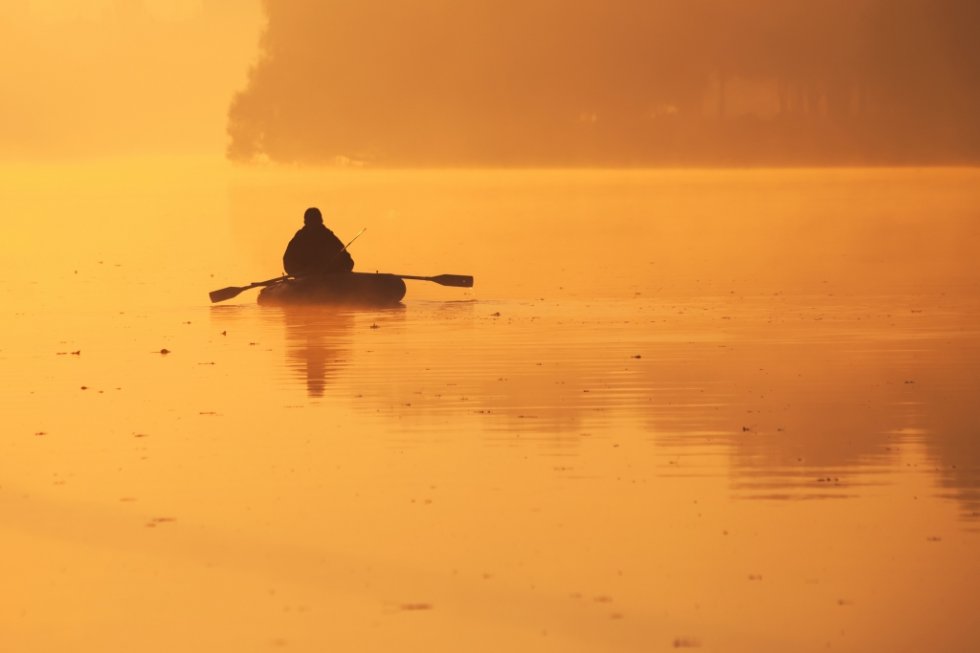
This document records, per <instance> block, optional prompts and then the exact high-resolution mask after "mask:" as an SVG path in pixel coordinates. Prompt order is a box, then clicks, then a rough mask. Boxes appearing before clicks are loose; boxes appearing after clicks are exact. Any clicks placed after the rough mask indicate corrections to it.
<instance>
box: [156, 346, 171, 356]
mask: <svg viewBox="0 0 980 653" xmlns="http://www.w3.org/2000/svg"><path fill="white" fill-rule="evenodd" d="M157 353H158V354H163V355H164V356H166V355H167V354H169V353H170V350H169V349H167V348H166V347H164V348H163V349H161V350H160V351H159V352H157Z"/></svg>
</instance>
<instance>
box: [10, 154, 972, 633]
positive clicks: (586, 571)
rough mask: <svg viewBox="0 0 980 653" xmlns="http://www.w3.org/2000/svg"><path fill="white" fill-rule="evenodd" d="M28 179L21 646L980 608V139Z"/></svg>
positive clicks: (887, 615) (693, 624) (825, 620)
mask: <svg viewBox="0 0 980 653" xmlns="http://www.w3.org/2000/svg"><path fill="white" fill-rule="evenodd" d="M6 172H7V173H9V174H8V178H13V179H16V180H17V184H15V185H13V186H6V187H4V190H3V191H2V192H3V194H2V196H0V200H2V201H3V204H4V206H5V207H6V210H7V211H8V213H9V215H14V216H19V217H20V218H22V219H18V220H10V221H6V222H4V223H3V233H2V234H0V235H2V236H3V239H2V242H3V243H4V245H3V247H4V250H3V256H2V257H0V261H2V264H0V266H2V267H0V279H2V280H3V281H2V283H0V298H2V309H0V312H2V313H3V320H2V322H0V324H2V327H0V343H2V344H0V370H2V374H3V376H4V379H3V380H4V383H5V386H6V387H7V388H8V390H7V392H6V393H4V395H3V396H2V397H0V408H2V410H3V414H4V416H5V428H4V432H3V434H2V435H0V450H2V451H3V454H4V460H5V461H7V463H6V464H5V465H4V466H3V471H2V472H0V507H2V509H3V511H4V514H5V515H6V518H5V520H4V522H3V524H2V525H0V531H2V535H3V539H4V542H5V546H6V547H7V551H8V552H9V554H10V555H8V556H7V557H5V558H4V561H5V562H0V571H2V573H3V574H4V575H5V578H8V579H10V580H9V582H11V583H12V584H13V586H15V587H17V588H18V591H17V592H11V593H6V594H4V595H3V597H0V614H5V615H15V616H14V617H13V618H12V619H7V618H5V619H6V620H5V622H4V627H3V629H0V644H2V645H3V647H4V648H10V649H11V650H25V649H29V650H41V651H45V650H51V651H54V650H63V649H64V648H65V647H66V646H69V645H70V643H71V642H77V641H79V640H80V639H83V640H84V641H87V642H90V643H91V646H92V648H93V649H98V650H101V651H105V650H120V651H121V650H132V648H133V647H134V646H135V647H137V648H140V649H142V650H161V651H162V650H174V649H190V650H193V649H196V648H197V649H199V648H200V647H201V646H205V645H206V646H207V647H210V648H228V647H231V648H235V649H238V650H248V649H262V648H265V647H269V646H274V645H283V643H288V645H290V646H292V647H295V648H297V649H299V650H322V649H323V648H341V649H357V650H390V649H391V648H393V647H402V648H406V649H409V650H414V649H419V648H427V649H431V650H458V645H459V642H460V641H467V642H473V643H474V644H473V646H474V650H488V651H489V650H500V649H501V648H516V649H524V650H556V651H558V650H561V651H567V650H581V651H604V650H609V649H610V648H615V649H616V650H625V651H632V650H636V651H646V650H650V648H654V649H657V648H664V649H668V648H675V647H678V646H680V647H684V646H689V647H694V646H696V647H699V648H703V649H705V650H724V651H782V650H802V651H807V650H823V649H825V648H826V647H827V646H828V644H829V645H832V647H833V648H835V649H837V650H844V651H859V650H862V651H863V650H918V649H921V648H922V647H925V648H928V647H930V646H938V647H939V648H942V649H943V650H963V651H966V650H970V649H971V648H973V646H974V645H975V644H976V642H978V641H980V632H978V631H977V628H976V625H975V621H974V619H973V618H972V612H971V610H972V607H971V603H970V601H969V599H968V597H969V596H971V595H972V592H973V588H974V587H975V586H976V583H977V581H978V580H980V567H978V565H977V562H976V556H975V551H976V546H977V542H978V540H977V537H978V536H980V532H978V530H980V529H978V524H980V516H978V510H980V456H978V449H977V442H976V432H977V428H978V426H980V424H978V423H977V419H976V415H975V410H974V409H973V404H974V401H975V394H976V388H977V387H978V381H980V379H978V376H977V374H978V372H977V370H980V319H978V318H980V305H978V302H977V297H978V296H980V295H978V293H977V288H978V281H980V279H978V273H977V271H976V266H975V265H973V261H975V259H976V255H977V252H976V248H977V246H978V245H977V244H978V243H980V239H978V238H977V233H976V229H977V227H976V225H977V224H978V223H977V221H976V217H977V213H978V211H980V204H978V201H977V197H976V195H975V192H974V191H973V189H974V188H976V185H977V182H978V179H977V173H976V171H974V170H968V169H947V170H941V169H935V170H911V169H904V170H887V169H878V170H829V171H820V170H808V171H807V170H795V171H721V170H719V171H558V170H542V171H499V170H497V171H493V170H483V171H358V170H346V171H345V170H324V169H320V170H316V169H306V170H282V169H279V170H275V169H254V170H241V169H232V168H227V167H225V166H224V165H221V164H215V163H213V162H200V161H198V162H191V161H182V162H180V163H179V165H174V164H173V162H171V163H165V164H160V163H146V162H144V163H137V162H130V163H129V164H128V165H126V166H116V165H112V164H110V165H104V166H93V165H86V166H71V165H69V166H44V167H35V168H26V167H19V168H18V169H16V170H14V169H8V170H7V171H6ZM121 187H122V188H125V189H126V191H125V192H124V193H121V192H119V188H121ZM175 188H179V189H180V192H174V189H175ZM53 189H56V190H57V191H58V192H57V193H52V190H53ZM66 196H70V197H72V199H73V211H72V214H71V216H70V217H68V216H65V215H64V209H63V202H62V201H61V199H59V198H63V197H66ZM310 204H315V205H319V206H320V207H321V208H322V209H323V212H324V216H325V219H326V222H327V224H328V225H329V226H330V227H331V228H332V229H333V230H335V231H336V232H337V233H338V235H339V236H340V237H341V238H342V239H343V240H345V241H346V240H347V239H349V237H351V236H353V234H355V233H357V231H358V230H360V229H361V228H363V227H367V231H366V232H365V233H364V235H363V236H361V237H360V238H359V239H358V241H357V242H356V244H355V246H354V247H353V248H352V253H353V256H354V259H355V262H356V268H355V269H359V270H367V271H371V270H375V269H378V270H381V271H390V272H399V273H404V274H439V273H460V274H473V275H474V276H475V278H476V285H475V287H474V288H473V289H459V288H444V287H440V286H437V285H435V284H427V283H425V282H411V283H412V285H410V287H409V290H408V294H407V296H406V299H405V302H404V305H403V306H402V307H398V308H395V309H388V310H348V309H334V308H329V307H326V308H307V309H298V310H294V309H288V308H287V309H275V308H269V307H260V306H257V305H256V304H255V303H254V301H255V296H254V294H247V293H243V294H242V295H240V296H239V297H237V298H235V299H234V300H232V301H229V302H225V303H222V304H218V305H210V304H209V303H208V300H207V292H208V291H210V290H213V289H216V288H220V287H223V286H227V285H245V284H247V283H248V282H250V281H257V280H261V279H265V278H270V277H273V276H276V275H277V274H279V272H280V265H281V259H280V257H281V254H282V249H283V248H284V247H285V243H286V241H287V240H288V238H289V237H290V236H291V235H292V233H293V232H294V231H295V229H296V228H297V227H298V226H299V224H300V222H301V216H302V212H303V210H304V209H305V208H306V207H307V206H308V205H310ZM477 245H478V246H477ZM38 252H46V253H47V254H48V256H49V259H48V264H47V265H44V266H40V265H38V259H37V253H38ZM250 292H254V291H250ZM883 588H887V590H885V589H883ZM938 601H942V602H945V603H946V604H948V606H949V607H948V609H944V610H942V611H937V610H935V609H934V608H933V606H934V605H935V604H936V602H938ZM205 606H206V608H205ZM52 620H55V621H58V622H59V623H65V624H68V625H66V626H64V627H62V628H60V629H51V628H49V627H48V625H47V624H49V623H50V622H51V621H52ZM175 621H179V622H181V623H184V624H185V625H186V628H184V629H181V630H174V629H173V628H171V627H170V626H169V624H171V623H173V622H175ZM107 623H108V624H110V625H109V626H107V625H106V624H107ZM202 643H203V644H202ZM277 643H278V644H277Z"/></svg>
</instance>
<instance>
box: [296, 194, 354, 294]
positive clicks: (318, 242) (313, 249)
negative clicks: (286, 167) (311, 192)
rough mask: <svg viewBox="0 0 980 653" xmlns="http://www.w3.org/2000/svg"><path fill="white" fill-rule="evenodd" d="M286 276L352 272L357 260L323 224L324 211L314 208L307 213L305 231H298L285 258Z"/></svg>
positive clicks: (304, 215) (304, 217)
mask: <svg viewBox="0 0 980 653" xmlns="http://www.w3.org/2000/svg"><path fill="white" fill-rule="evenodd" d="M282 265H283V268H284V269H285V270H286V274H288V275H291V276H294V277H301V276H309V275H317V274H335V273H338V272H350V271H351V270H353V269H354V259H353V258H351V255H350V253H349V252H348V251H347V250H346V249H344V244H343V243H342V242H340V239H339V238H337V236H335V235H334V233H333V232H332V231H330V230H329V229H327V227H326V226H325V225H324V224H323V214H322V213H320V209H318V208H316V207H311V208H308V209H306V212H305V213H304V214H303V228H302V229H300V230H299V231H297V232H296V235H295V236H293V238H292V240H290V241H289V244H288V245H287V246H286V253H285V254H283V256H282Z"/></svg>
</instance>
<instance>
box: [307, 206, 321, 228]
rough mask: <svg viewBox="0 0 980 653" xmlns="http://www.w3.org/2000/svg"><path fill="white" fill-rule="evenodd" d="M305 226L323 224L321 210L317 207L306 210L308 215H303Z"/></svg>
mask: <svg viewBox="0 0 980 653" xmlns="http://www.w3.org/2000/svg"><path fill="white" fill-rule="evenodd" d="M303 224H305V225H311V224H323V214H322V213H320V209H318V208H316V207H315V206H313V207H310V208H308V209H306V213H304V214H303Z"/></svg>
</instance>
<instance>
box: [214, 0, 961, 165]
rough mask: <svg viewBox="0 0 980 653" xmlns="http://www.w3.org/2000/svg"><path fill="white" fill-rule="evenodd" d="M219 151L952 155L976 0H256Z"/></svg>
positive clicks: (599, 158)
mask: <svg viewBox="0 0 980 653" xmlns="http://www.w3.org/2000/svg"><path fill="white" fill-rule="evenodd" d="M264 10H265V13H266V16H267V20H268V22H267V24H266V28H265V31H264V33H263V35H262V38H261V42H260V52H259V56H258V59H257V62H256V63H255V65H254V66H253V68H252V69H251V71H250V74H249V81H248V84H247V87H246V88H245V89H244V90H243V91H242V92H240V93H238V94H237V95H236V96H235V97H234V99H233V101H232V103H231V106H230V109H229V116H228V132H229V137H230V144H229V148H228V155H229V156H230V157H231V158H233V159H239V160H250V159H254V158H260V157H268V158H270V159H272V160H278V161H292V162H325V161H335V160H338V159H339V160H345V161H354V162H360V161H364V162H368V163H377V164H389V165H445V164H473V165H481V164H495V165H647V164H693V165H702V164H704V165H715V164H813V163H844V164H876V163H899V164H901V163H965V162H973V161H976V160H977V159H978V158H980V126H978V123H980V121H977V120H976V119H975V116H976V115H980V46H978V45H977V43H978V41H977V39H976V38H975V32H976V29H977V27H978V26H980V3H976V2H974V1H973V0H794V1H793V2H786V1H785V0H683V1H682V0H472V1H471V2H466V3H459V2H455V1H454V0H417V1H416V2H412V3H391V2H386V1H384V0H362V1H361V2H358V3H348V2H340V1H336V0H331V1H328V2H318V3H312V2H301V1H299V0H264Z"/></svg>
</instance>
